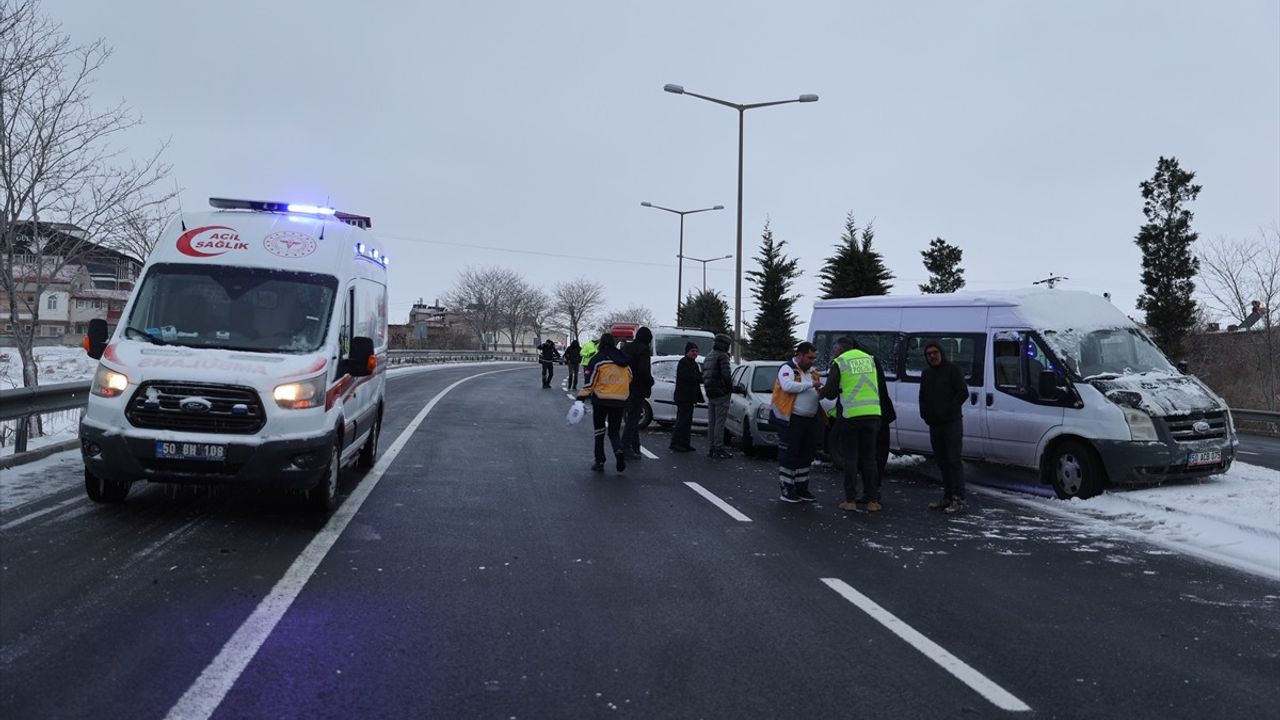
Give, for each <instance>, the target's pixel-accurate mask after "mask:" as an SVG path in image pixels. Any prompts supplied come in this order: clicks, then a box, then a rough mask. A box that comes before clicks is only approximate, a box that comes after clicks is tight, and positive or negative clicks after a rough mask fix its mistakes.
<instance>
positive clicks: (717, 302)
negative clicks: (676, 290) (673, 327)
mask: <svg viewBox="0 0 1280 720" xmlns="http://www.w3.org/2000/svg"><path fill="white" fill-rule="evenodd" d="M676 324H677V325H679V326H680V327H690V328H699V329H701V330H710V331H711V332H714V333H723V332H728V331H729V303H728V302H726V301H725V299H724V298H722V297H720V293H718V292H716V291H715V290H701V291H699V292H698V293H697V294H694V293H693V292H690V293H689V297H687V298H685V301H684V302H682V303H680V312H679V314H678V315H677V316H676Z"/></svg>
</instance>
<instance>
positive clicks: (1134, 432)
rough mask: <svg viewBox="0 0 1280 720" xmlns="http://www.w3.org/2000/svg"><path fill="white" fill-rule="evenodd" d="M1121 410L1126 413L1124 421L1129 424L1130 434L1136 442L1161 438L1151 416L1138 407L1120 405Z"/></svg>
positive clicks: (1153, 440)
mask: <svg viewBox="0 0 1280 720" xmlns="http://www.w3.org/2000/svg"><path fill="white" fill-rule="evenodd" d="M1120 412H1122V413H1124V421H1125V422H1126V423H1128V424H1129V436H1130V437H1131V438H1133V440H1134V441H1135V442H1155V441H1158V440H1159V439H1160V436H1159V435H1157V434H1156V424H1155V423H1154V422H1152V421H1151V416H1150V415H1148V414H1146V413H1145V412H1143V411H1141V410H1138V409H1137V408H1131V407H1125V406H1123V405H1121V406H1120Z"/></svg>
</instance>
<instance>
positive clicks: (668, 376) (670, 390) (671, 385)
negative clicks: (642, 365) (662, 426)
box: [649, 360, 676, 423]
mask: <svg viewBox="0 0 1280 720" xmlns="http://www.w3.org/2000/svg"><path fill="white" fill-rule="evenodd" d="M652 368H653V392H652V394H651V395H650V396H649V406H650V407H651V408H653V419H654V420H655V421H657V422H662V423H669V422H670V423H673V422H675V421H676V402H675V396H676V361H674V360H654V361H653V363H652Z"/></svg>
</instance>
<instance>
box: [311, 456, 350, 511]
mask: <svg viewBox="0 0 1280 720" xmlns="http://www.w3.org/2000/svg"><path fill="white" fill-rule="evenodd" d="M341 475H342V441H341V440H339V441H337V442H335V443H334V444H333V451H332V452H331V453H330V455H329V471H328V472H326V473H325V474H324V477H322V478H320V481H319V482H317V483H316V484H315V486H314V487H312V488H311V489H310V490H308V491H307V504H309V505H310V506H311V509H312V510H315V511H317V512H330V511H332V510H333V509H334V508H335V507H337V506H338V478H339V477H340V476H341Z"/></svg>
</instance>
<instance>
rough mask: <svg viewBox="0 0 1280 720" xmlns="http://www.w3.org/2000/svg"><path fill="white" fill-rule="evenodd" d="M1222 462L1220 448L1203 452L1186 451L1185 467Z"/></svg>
mask: <svg viewBox="0 0 1280 720" xmlns="http://www.w3.org/2000/svg"><path fill="white" fill-rule="evenodd" d="M1220 462H1222V451H1221V450H1205V451H1204V452H1193V453H1187V467H1195V466H1196V465H1217V464H1218V463H1220Z"/></svg>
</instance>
